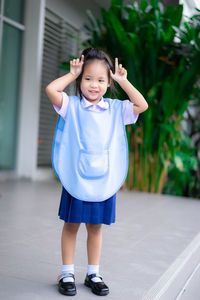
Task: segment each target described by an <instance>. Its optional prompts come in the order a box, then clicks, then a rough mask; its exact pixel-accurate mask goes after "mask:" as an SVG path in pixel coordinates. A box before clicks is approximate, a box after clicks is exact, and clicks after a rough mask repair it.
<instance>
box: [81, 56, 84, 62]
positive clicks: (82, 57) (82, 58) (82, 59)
mask: <svg viewBox="0 0 200 300" xmlns="http://www.w3.org/2000/svg"><path fill="white" fill-rule="evenodd" d="M80 62H81V63H83V62H84V55H81V61H80Z"/></svg>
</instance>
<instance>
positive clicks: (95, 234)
mask: <svg viewBox="0 0 200 300" xmlns="http://www.w3.org/2000/svg"><path fill="white" fill-rule="evenodd" d="M86 228H87V232H88V238H87V253H88V265H99V262H100V256H101V246H102V224H86Z"/></svg>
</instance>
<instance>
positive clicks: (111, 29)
mask: <svg viewBox="0 0 200 300" xmlns="http://www.w3.org/2000/svg"><path fill="white" fill-rule="evenodd" d="M197 11H198V10H197ZM182 12H183V6H182V5H179V6H178V7H174V6H168V7H167V8H165V7H164V6H163V5H162V3H160V2H158V1H157V0H150V1H149V2H148V1H147V0H142V1H141V2H140V4H138V3H136V2H132V1H131V2H130V3H129V4H124V2H123V0H112V1H111V6H110V8H109V10H108V11H106V10H105V9H102V10H101V13H102V19H101V20H100V19H97V20H96V19H95V18H94V16H93V15H92V13H91V12H88V19H89V24H88V25H87V26H86V29H87V31H88V33H89V34H90V36H91V38H90V39H89V40H88V41H87V42H86V43H85V44H84V46H92V47H98V48H101V49H103V50H105V51H106V52H108V53H109V54H110V56H111V57H118V58H119V60H120V62H122V64H123V65H124V66H125V67H126V69H127V70H128V78H129V80H130V81H131V82H132V84H133V85H134V86H135V87H136V88H137V89H138V90H139V91H140V92H141V93H142V94H143V96H144V97H145V99H146V100H147V102H148V104H149V108H148V110H147V111H145V112H144V113H142V114H141V115H140V116H139V119H138V122H137V123H136V124H135V125H129V126H127V137H128V142H129V171H128V176H127V180H126V183H125V184H126V187H127V188H129V189H136V190H143V191H148V192H155V193H161V192H162V191H163V188H164V186H165V184H166V182H167V175H168V172H169V171H171V170H172V169H173V168H171V166H172V165H173V164H174V165H176V162H177V155H179V157H180V156H181V157H182V158H183V161H184V159H185V156H184V155H185V154H183V153H185V152H184V151H185V149H186V148H185V147H183V143H182V139H183V136H182V127H181V121H182V119H183V114H184V112H185V111H186V109H187V107H188V105H189V100H190V99H191V97H192V95H193V93H194V86H195V84H196V82H197V80H198V78H199V73H200V55H199V54H200V47H199V46H200V36H199V24H200V22H199V14H197V15H196V16H194V17H193V19H192V18H191V19H190V21H189V22H185V23H184V29H181V20H182ZM198 13H199V11H198ZM194 20H195V21H194ZM118 93H119V96H120V97H121V99H123V98H124V97H126V95H124V93H123V91H122V90H120V89H119V91H118ZM189 145H190V148H192V140H191V139H189V140H188V146H189ZM192 153H193V155H194V152H192ZM191 165H195V163H191ZM186 168H188V171H187V172H186V173H184V172H183V170H181V169H180V170H179V172H180V173H181V176H182V177H183V180H182V183H183V187H182V188H183V189H182V193H184V184H186V182H185V181H186V180H190V178H191V176H192V175H191V174H190V170H191V166H190V165H188V166H187V167H186ZM177 170H178V169H177ZM185 174H187V176H185ZM178 183H180V182H178ZM173 184H174V185H173ZM173 184H172V186H171V189H173V188H174V189H175V190H176V186H175V185H176V181H175V182H174V183H173ZM179 193H180V194H181V191H180V192H179Z"/></svg>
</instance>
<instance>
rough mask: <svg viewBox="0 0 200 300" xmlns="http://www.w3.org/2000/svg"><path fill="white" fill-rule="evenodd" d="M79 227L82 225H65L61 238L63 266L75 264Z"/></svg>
mask: <svg viewBox="0 0 200 300" xmlns="http://www.w3.org/2000/svg"><path fill="white" fill-rule="evenodd" d="M79 226H80V223H64V226H63V230H62V238H61V245H62V261H63V265H70V264H73V260H74V252H75V245H76V236H77V232H78V229H79Z"/></svg>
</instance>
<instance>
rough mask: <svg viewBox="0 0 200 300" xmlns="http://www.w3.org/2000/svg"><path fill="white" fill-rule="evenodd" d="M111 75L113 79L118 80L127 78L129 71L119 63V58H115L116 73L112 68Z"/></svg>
mask: <svg viewBox="0 0 200 300" xmlns="http://www.w3.org/2000/svg"><path fill="white" fill-rule="evenodd" d="M110 75H111V77H112V79H114V80H115V81H117V82H120V81H122V80H126V79H127V71H126V69H124V68H123V67H122V65H121V64H120V65H118V58H117V57H116V58H115V74H113V72H112V71H111V70H110Z"/></svg>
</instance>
